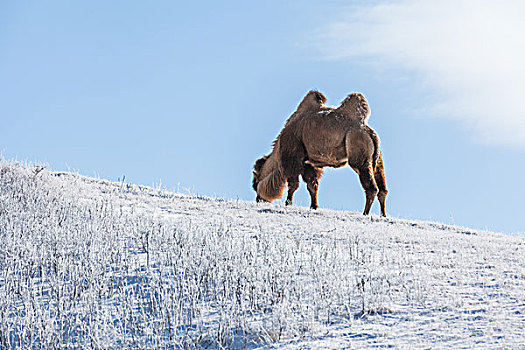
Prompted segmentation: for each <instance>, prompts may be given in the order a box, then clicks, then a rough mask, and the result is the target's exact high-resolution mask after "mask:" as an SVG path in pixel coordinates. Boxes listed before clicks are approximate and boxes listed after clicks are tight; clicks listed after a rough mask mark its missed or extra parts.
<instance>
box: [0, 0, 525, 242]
mask: <svg viewBox="0 0 525 350" xmlns="http://www.w3.org/2000/svg"><path fill="white" fill-rule="evenodd" d="M523 13H525V8H524V5H522V4H521V3H520V2H519V1H502V2H498V4H497V5H493V4H492V2H490V1H468V0H462V1H451V0H445V1H440V2H434V1H415V0H404V1H389V2H386V1H384V2H383V1H364V2H357V1H324V2H318V1H311V2H308V1H307V2H304V1H301V2H300V1H267V2H261V3H254V2H245V1H228V2H215V1H198V2H178V1H176V2H173V1H156V2H143V1H111V2H107V1H89V2H71V1H46V2H45V3H44V2H38V1H27V2H15V1H11V2H2V3H0V79H1V81H2V84H0V120H1V122H2V127H1V128H0V150H1V151H2V154H3V156H4V158H6V159H13V158H16V159H18V160H22V161H26V160H27V161H33V162H39V163H46V164H48V165H49V168H51V169H54V170H72V171H78V172H79V173H81V174H85V175H88V176H99V177H101V178H106V179H109V180H115V181H116V180H117V179H119V178H122V177H123V176H125V177H126V181H128V182H133V183H138V184H144V185H153V184H158V183H162V185H163V186H165V187H166V188H168V189H173V190H177V189H179V190H180V191H186V190H189V191H190V192H191V193H194V194H202V195H212V196H221V197H226V198H233V199H237V198H238V199H245V200H253V199H254V197H255V195H254V193H253V191H252V189H251V169H252V166H253V163H254V161H255V160H256V159H257V158H259V157H260V156H262V155H263V154H266V153H268V152H269V151H270V146H271V143H272V141H273V140H274V138H275V136H276V135H277V134H278V132H279V130H280V129H281V127H282V126H283V123H284V121H285V120H286V118H287V117H288V116H289V115H290V114H291V113H292V112H293V111H294V109H295V107H296V106H297V104H298V102H299V101H300V100H301V98H302V96H303V95H304V94H305V93H306V92H307V91H308V90H310V89H319V90H321V91H322V92H323V93H324V94H325V95H326V96H327V97H328V104H330V105H337V104H339V102H340V101H341V100H342V99H343V98H344V97H345V96H346V95H347V94H348V93H350V92H353V91H359V92H362V93H364V94H365V96H366V97H367V99H368V101H369V103H370V106H371V108H372V116H371V117H370V121H369V124H370V125H371V126H372V127H373V128H374V129H375V130H376V131H377V132H378V133H379V135H380V137H381V141H382V149H383V155H384V159H385V163H386V172H387V184H388V187H389V190H390V194H389V197H388V198H387V213H388V214H389V215H391V216H396V217H402V218H415V219H421V220H436V221H440V222H444V223H450V224H458V225H464V226H470V227H475V228H481V229H485V228H486V229H490V230H495V231H502V232H507V233H517V232H523V231H525V222H524V220H523V217H522V212H523V207H522V202H523V200H522V198H523V196H524V195H525V190H524V188H523V186H521V181H522V177H523V175H522V174H523V173H524V170H525V162H524V160H525V157H524V155H525V131H524V130H525V129H524V128H525V105H524V101H525V100H524V99H523V97H522V96H523V94H525V88H524V87H523V84H522V82H523V79H525V70H524V68H523V63H522V62H523V61H524V60H525V48H524V45H525V44H524V42H523V40H522V39H521V37H520V36H521V35H522V33H523V32H524V30H525V23H524V20H523V19H522V18H520V14H523ZM319 202H320V206H321V207H322V208H333V209H338V210H351V211H361V210H362V208H363V205H364V195H363V191H362V189H361V187H360V185H359V181H358V179H357V176H356V175H355V174H354V173H353V171H352V170H351V169H349V168H344V169H336V170H327V171H326V172H325V175H324V177H323V179H322V180H321V185H320V191H319ZM296 203H297V204H299V205H304V206H307V205H309V200H308V196H307V193H306V189H305V187H304V185H302V187H301V188H300V190H299V191H298V193H297V195H296ZM373 212H374V213H376V214H377V213H378V206H377V203H376V204H375V205H374V207H373Z"/></svg>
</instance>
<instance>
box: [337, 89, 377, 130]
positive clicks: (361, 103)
mask: <svg viewBox="0 0 525 350" xmlns="http://www.w3.org/2000/svg"><path fill="white" fill-rule="evenodd" d="M336 111H337V112H340V113H342V114H345V115H347V116H349V117H351V118H355V119H359V120H360V121H361V122H362V123H363V124H366V123H367V122H368V118H370V113H371V110H370V106H369V105H368V101H367V100H366V98H365V96H364V95H363V94H362V93H360V92H352V93H351V94H350V95H348V96H347V97H346V98H345V99H344V100H343V102H341V105H340V106H339V107H337V109H336Z"/></svg>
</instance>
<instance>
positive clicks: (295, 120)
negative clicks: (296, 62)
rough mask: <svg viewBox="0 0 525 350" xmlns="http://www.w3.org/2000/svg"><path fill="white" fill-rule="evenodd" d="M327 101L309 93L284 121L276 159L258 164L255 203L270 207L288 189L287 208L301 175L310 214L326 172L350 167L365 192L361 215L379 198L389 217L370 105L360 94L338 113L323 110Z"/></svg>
mask: <svg viewBox="0 0 525 350" xmlns="http://www.w3.org/2000/svg"><path fill="white" fill-rule="evenodd" d="M325 101H326V98H325V97H324V96H323V95H322V94H321V93H320V92H318V91H310V92H309V93H308V94H307V95H306V96H305V98H304V99H303V101H302V102H301V103H300V104H299V106H298V108H297V111H296V112H295V113H294V114H292V116H290V118H288V120H287V121H286V124H285V126H284V128H283V130H281V133H280V134H279V136H278V137H277V139H276V140H275V142H274V145H273V150H272V153H270V154H269V155H268V156H265V157H263V158H261V159H259V160H258V161H257V162H256V164H255V167H254V170H255V171H254V178H253V187H254V189H255V191H256V192H257V200H258V201H261V200H264V201H268V202H271V201H273V200H275V199H278V198H280V197H282V194H283V191H284V187H285V185H286V183H288V197H287V200H286V204H291V203H292V198H293V194H294V192H295V191H296V190H297V188H298V186H299V175H301V176H302V178H303V180H304V181H305V182H306V184H307V188H308V191H309V193H310V197H311V208H314V209H316V208H318V203H317V191H318V187H319V178H320V177H321V175H322V168H323V167H325V166H330V167H334V168H338V167H341V166H344V165H347V164H348V165H349V166H350V167H352V169H354V171H355V172H356V173H357V174H358V175H359V179H360V181H361V185H362V186H363V189H364V190H365V195H366V203H365V208H364V211H363V214H365V215H366V214H368V213H369V212H370V207H371V206H372V202H373V200H374V198H375V196H376V195H377V197H378V199H379V203H380V206H381V215H383V216H386V212H385V199H386V195H387V193H388V191H387V189H386V181H385V175H384V165H383V159H382V157H381V151H380V148H379V137H378V136H377V134H376V133H375V131H374V130H373V129H372V128H370V127H369V126H368V125H367V124H366V123H367V120H368V118H369V116H370V107H369V105H368V102H367V101H366V99H365V97H364V96H363V95H362V94H359V93H352V94H350V95H349V96H348V97H347V98H346V99H345V100H344V101H343V102H342V103H341V105H340V106H339V107H337V108H332V107H326V106H324V103H325Z"/></svg>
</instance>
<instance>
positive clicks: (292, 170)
mask: <svg viewBox="0 0 525 350" xmlns="http://www.w3.org/2000/svg"><path fill="white" fill-rule="evenodd" d="M325 102H326V97H325V96H324V95H323V94H322V93H321V92H319V91H316V90H311V91H309V92H308V93H307V94H306V95H305V96H304V98H303V99H302V101H301V102H300V103H299V105H298V106H297V109H296V111H295V112H294V113H293V114H292V115H291V116H290V117H289V118H288V119H287V120H286V122H285V125H284V128H283V129H282V130H281V133H280V134H279V135H278V136H277V138H276V139H275V141H274V142H273V148H272V152H271V153H270V154H269V155H266V156H264V157H262V158H260V159H258V160H257V161H256V162H255V165H254V171H253V182H252V187H253V189H254V190H255V191H256V192H257V199H256V200H257V201H258V202H260V201H267V202H271V201H273V200H275V199H278V198H281V197H282V194H283V191H284V187H285V185H286V183H288V197H287V200H286V204H287V205H290V204H292V199H293V195H294V192H295V191H296V190H297V188H298V187H299V176H301V177H302V178H303V180H304V181H305V182H306V183H307V187H308V190H309V191H310V195H311V196H313V194H312V192H311V191H313V190H314V188H315V189H316V188H317V186H318V185H317V183H318V180H319V178H320V177H321V174H322V170H321V169H315V168H314V167H312V166H311V165H307V164H304V160H302V159H300V157H298V154H300V153H301V152H302V150H301V149H302V148H303V147H302V145H301V144H300V143H299V142H298V141H294V135H293V134H290V133H288V130H292V129H290V128H289V126H290V125H291V124H292V125H293V124H294V122H295V120H296V119H297V118H300V116H301V115H302V114H304V113H305V112H311V111H320V110H324V109H328V108H329V107H326V106H324V103H325ZM283 141H284V143H285V144H287V145H288V146H287V147H286V148H284V149H283V148H282V147H281V143H282V142H283ZM292 145H293V147H292ZM281 150H284V151H285V154H284V155H283V154H281ZM282 158H285V159H287V160H289V161H285V162H284V163H283V162H282V161H281V160H282ZM283 165H284V167H283ZM316 193H317V191H316ZM312 198H313V197H312ZM314 203H315V208H317V204H316V203H317V194H315V201H313V200H312V207H314Z"/></svg>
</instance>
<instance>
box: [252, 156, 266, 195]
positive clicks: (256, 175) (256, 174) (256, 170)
mask: <svg viewBox="0 0 525 350" xmlns="http://www.w3.org/2000/svg"><path fill="white" fill-rule="evenodd" d="M266 159H268V156H264V157H262V158H259V159H257V161H256V162H255V165H254V166H253V181H252V187H253V189H254V191H255V192H257V186H258V185H259V181H260V175H261V170H262V167H263V166H264V163H266Z"/></svg>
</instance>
